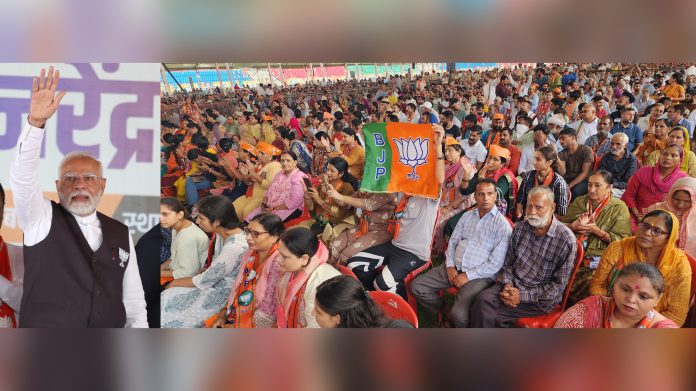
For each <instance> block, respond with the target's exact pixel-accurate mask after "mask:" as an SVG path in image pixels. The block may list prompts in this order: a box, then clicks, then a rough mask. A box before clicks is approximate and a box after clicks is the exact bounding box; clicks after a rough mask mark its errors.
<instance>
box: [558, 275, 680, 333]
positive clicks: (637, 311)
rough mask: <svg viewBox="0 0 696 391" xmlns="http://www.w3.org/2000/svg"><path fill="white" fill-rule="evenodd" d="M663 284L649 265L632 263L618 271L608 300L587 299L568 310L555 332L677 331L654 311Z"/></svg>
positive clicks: (605, 298)
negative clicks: (562, 329)
mask: <svg viewBox="0 0 696 391" xmlns="http://www.w3.org/2000/svg"><path fill="white" fill-rule="evenodd" d="M664 291H665V280H664V278H662V274H660V271H659V270H658V269H657V268H656V267H655V266H653V265H651V264H649V263H641V262H638V263H632V264H630V265H628V266H626V267H624V268H623V269H621V271H619V273H618V276H617V277H616V282H615V283H614V288H613V291H612V294H611V296H590V297H588V298H586V299H584V300H582V301H581V302H579V303H578V304H576V305H574V306H572V307H570V308H569V309H568V310H567V311H566V312H564V313H563V315H561V317H560V318H559V319H558V321H557V322H556V325H555V326H554V327H555V328H581V329H599V328H606V329H609V328H613V329H618V328H639V329H646V328H653V329H659V328H678V327H679V326H677V325H676V324H675V323H674V322H673V321H672V320H671V319H669V318H666V317H665V316H664V315H662V314H660V313H659V312H658V311H656V310H655V305H656V304H657V303H658V302H659V301H660V300H661V299H662V296H663V294H664Z"/></svg>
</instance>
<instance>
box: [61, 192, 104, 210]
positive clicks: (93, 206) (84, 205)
mask: <svg viewBox="0 0 696 391" xmlns="http://www.w3.org/2000/svg"><path fill="white" fill-rule="evenodd" d="M102 194H103V193H99V194H98V195H97V196H96V197H94V198H92V195H90V194H89V193H87V192H86V191H75V192H72V193H70V194H69V195H68V196H67V197H64V196H63V195H62V194H60V193H59V194H58V198H59V199H60V204H61V205H62V206H63V207H64V208H65V209H66V210H67V211H68V212H70V213H72V214H74V215H78V216H88V215H90V214H92V213H94V211H96V210H97V205H99V202H100V201H101V198H102ZM75 196H85V197H88V200H87V201H84V202H76V201H71V199H72V198H73V197H75Z"/></svg>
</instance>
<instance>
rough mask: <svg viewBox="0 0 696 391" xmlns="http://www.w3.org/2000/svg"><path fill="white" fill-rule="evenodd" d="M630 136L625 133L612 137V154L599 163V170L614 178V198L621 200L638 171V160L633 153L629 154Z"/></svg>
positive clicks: (605, 156)
mask: <svg viewBox="0 0 696 391" xmlns="http://www.w3.org/2000/svg"><path fill="white" fill-rule="evenodd" d="M627 145H628V136H627V135H626V134H625V133H616V134H615V135H613V136H611V153H608V154H606V155H604V156H603V157H602V161H601V162H600V163H599V170H604V171H609V172H610V173H611V175H612V176H613V177H614V189H613V190H612V193H613V194H614V197H617V198H621V196H622V195H623V193H624V191H626V186H627V185H628V180H629V179H631V177H632V176H633V174H635V173H636V170H637V169H638V158H636V156H635V155H634V154H632V153H628V152H627V150H626V146H627Z"/></svg>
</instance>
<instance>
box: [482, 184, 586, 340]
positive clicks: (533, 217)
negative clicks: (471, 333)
mask: <svg viewBox="0 0 696 391" xmlns="http://www.w3.org/2000/svg"><path fill="white" fill-rule="evenodd" d="M555 208H556V205H555V204H554V198H553V192H552V191H551V189H549V188H548V187H545V186H538V187H535V188H534V189H532V190H531V191H530V193H529V198H528V199H527V210H526V217H525V221H523V222H519V223H517V225H516V226H515V229H514V230H513V231H512V236H511V237H510V243H509V245H508V249H507V253H506V255H505V264H504V265H503V268H502V269H501V270H500V273H499V274H498V278H497V283H496V284H495V285H493V286H492V287H490V288H488V289H486V290H484V291H483V292H481V293H480V294H479V295H478V297H477V298H476V301H475V302H474V305H473V306H472V308H471V315H470V316H471V323H470V325H471V327H511V326H514V324H515V322H516V321H517V319H519V318H525V317H533V316H538V315H543V314H547V313H549V312H550V311H551V310H552V309H553V308H554V307H555V306H556V304H559V303H560V302H561V301H562V300H563V291H564V289H565V288H566V285H567V284H568V280H569V279H570V273H571V272H572V270H573V266H574V262H575V253H576V251H577V241H576V240H575V237H574V236H573V232H572V231H571V230H570V229H569V228H568V227H566V226H565V225H563V224H562V223H561V222H560V221H558V220H557V219H556V218H555V217H554V215H553V211H554V210H555Z"/></svg>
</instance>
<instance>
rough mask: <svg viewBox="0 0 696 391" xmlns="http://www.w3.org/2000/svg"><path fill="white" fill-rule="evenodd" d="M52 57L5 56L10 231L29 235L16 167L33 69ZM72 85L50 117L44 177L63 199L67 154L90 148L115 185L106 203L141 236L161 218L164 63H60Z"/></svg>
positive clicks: (1, 106)
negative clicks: (21, 225) (60, 189)
mask: <svg viewBox="0 0 696 391" xmlns="http://www.w3.org/2000/svg"><path fill="white" fill-rule="evenodd" d="M48 65H50V64H0V183H2V185H3V187H4V189H5V192H6V193H7V198H8V200H7V201H8V202H7V205H6V206H5V221H4V222H3V227H2V231H1V233H2V235H3V237H4V238H5V240H7V241H8V242H14V243H18V242H21V231H19V230H18V227H17V222H16V219H15V216H14V206H13V202H12V194H11V193H12V192H11V190H10V186H9V168H10V162H11V160H12V157H13V155H14V149H15V146H16V142H17V138H18V136H19V133H20V131H21V128H22V127H23V126H26V123H27V122H26V118H27V112H28V110H29V98H30V90H31V81H32V77H33V76H36V75H38V74H39V72H40V70H41V68H42V67H46V68H47V67H48ZM53 65H54V66H55V67H56V68H57V69H59V70H60V72H61V75H60V76H61V79H60V84H59V86H58V88H59V89H60V90H67V91H68V94H67V95H66V96H65V98H64V99H63V100H62V102H61V105H60V108H59V109H58V112H57V113H56V115H54V117H53V118H51V119H50V120H49V121H48V123H47V124H46V138H45V143H44V144H45V145H44V149H43V152H42V159H41V163H40V172H39V183H40V186H41V189H42V191H44V192H45V195H46V196H47V197H48V198H52V199H57V197H56V195H55V183H54V181H55V180H56V178H57V176H58V173H57V167H58V163H59V162H60V160H61V159H62V158H63V156H65V155H66V154H67V153H69V152H72V151H76V150H83V151H88V152H90V153H92V154H93V155H95V156H96V157H97V158H98V159H99V160H101V162H102V164H103V166H104V176H105V178H107V185H106V191H105V195H104V198H103V200H102V204H101V206H100V208H99V210H100V211H101V212H102V213H105V214H107V215H110V216H113V217H114V218H116V219H118V220H120V221H122V222H124V223H126V224H127V225H129V227H130V228H131V233H132V234H133V235H134V239H136V240H137V238H139V237H140V236H141V235H142V234H143V233H144V232H147V230H149V229H150V228H151V227H152V226H153V225H155V224H157V223H158V222H159V218H158V212H159V207H158V201H157V199H158V198H159V162H160V153H159V148H160V143H159V112H160V103H159V64H156V63H152V64H53Z"/></svg>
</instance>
